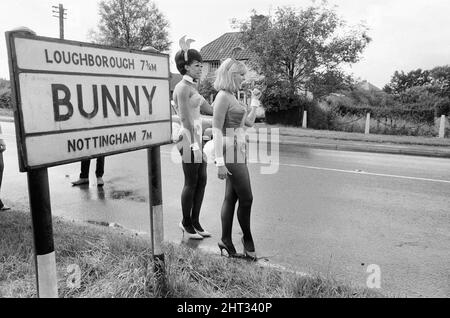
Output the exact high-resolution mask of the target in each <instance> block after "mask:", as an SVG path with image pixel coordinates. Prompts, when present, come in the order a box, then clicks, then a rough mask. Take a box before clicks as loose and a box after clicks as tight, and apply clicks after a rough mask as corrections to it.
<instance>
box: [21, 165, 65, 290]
mask: <svg viewBox="0 0 450 318" xmlns="http://www.w3.org/2000/svg"><path fill="white" fill-rule="evenodd" d="M27 176H28V195H29V197H30V210H31V220H32V227H33V239H34V264H35V266H36V285H37V294H38V297H39V298H57V297H58V286H57V278H56V259H55V249H54V245H53V226H52V211H51V206H50V191H49V186H48V174H47V168H39V169H33V170H31V171H30V172H28V173H27Z"/></svg>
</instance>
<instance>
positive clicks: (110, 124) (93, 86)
mask: <svg viewBox="0 0 450 318" xmlns="http://www.w3.org/2000/svg"><path fill="white" fill-rule="evenodd" d="M6 39H7V44H8V54H9V63H10V71H11V80H12V89H13V98H14V100H15V103H14V117H15V123H16V135H17V145H18V152H19V166H20V171H22V172H24V171H29V170H30V169H35V168H42V167H50V166H55V165H59V164H66V163H70V162H75V161H80V160H82V159H88V158H93V157H98V156H103V155H110V154H115V153H121V152H126V151H132V150H138V149H142V148H147V147H149V146H156V145H162V144H168V143H171V127H172V125H171V111H170V93H169V56H168V55H167V54H161V53H149V52H144V51H138V50H128V49H121V48H112V47H106V46H100V45H95V44H90V43H82V42H75V41H67V40H59V39H53V38H46V37H39V36H34V35H31V34H25V33H14V32H7V33H6Z"/></svg>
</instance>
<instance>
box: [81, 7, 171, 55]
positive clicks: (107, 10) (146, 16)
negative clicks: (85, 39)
mask: <svg viewBox="0 0 450 318" xmlns="http://www.w3.org/2000/svg"><path fill="white" fill-rule="evenodd" d="M99 14H100V22H99V24H98V30H97V31H92V32H91V35H90V36H91V38H92V39H93V40H94V42H96V43H99V44H105V45H111V46H116V47H126V48H132V49H138V50H140V49H142V48H143V47H144V46H152V47H154V48H155V49H157V50H159V51H161V52H164V51H168V50H169V47H170V44H171V42H170V41H169V40H168V34H169V33H168V27H169V22H168V21H167V20H166V18H165V17H164V15H163V14H162V13H161V12H160V11H159V10H158V8H157V7H156V5H155V4H154V3H153V2H151V1H150V0H103V1H101V2H100V4H99Z"/></svg>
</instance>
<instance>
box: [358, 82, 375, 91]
mask: <svg viewBox="0 0 450 318" xmlns="http://www.w3.org/2000/svg"><path fill="white" fill-rule="evenodd" d="M356 86H357V87H358V88H360V89H362V90H364V91H375V92H379V91H381V89H379V88H378V87H376V86H375V85H373V84H372V83H370V82H368V81H366V80H363V81H361V82H359V83H358V84H357V85H356Z"/></svg>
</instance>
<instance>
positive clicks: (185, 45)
mask: <svg viewBox="0 0 450 318" xmlns="http://www.w3.org/2000/svg"><path fill="white" fill-rule="evenodd" d="M192 42H195V40H193V39H187V40H186V35H185V36H183V37H182V38H181V39H180V41H179V42H178V43H179V44H180V48H181V50H182V51H183V52H184V60H185V61H186V62H187V61H188V50H189V47H190V46H191V43H192Z"/></svg>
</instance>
